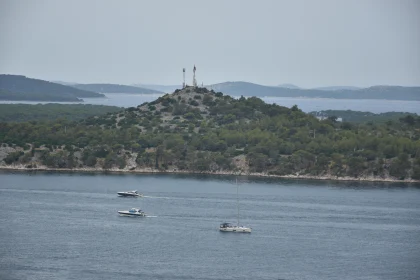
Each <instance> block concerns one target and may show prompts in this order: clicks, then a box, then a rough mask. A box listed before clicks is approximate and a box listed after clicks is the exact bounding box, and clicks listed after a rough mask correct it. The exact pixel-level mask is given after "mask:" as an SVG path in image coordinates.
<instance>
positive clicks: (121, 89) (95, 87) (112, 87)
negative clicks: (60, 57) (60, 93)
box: [72, 84, 162, 94]
mask: <svg viewBox="0 0 420 280" xmlns="http://www.w3.org/2000/svg"><path fill="white" fill-rule="evenodd" d="M72 87H74V88H77V89H81V90H89V91H94V92H99V93H138V94H140V93H144V94H151V93H162V92H161V91H158V90H153V89H149V88H144V87H135V86H127V85H117V84H75V85H72Z"/></svg>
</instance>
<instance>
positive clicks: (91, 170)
mask: <svg viewBox="0 0 420 280" xmlns="http://www.w3.org/2000/svg"><path fill="white" fill-rule="evenodd" d="M0 171H18V172H31V171H41V172H57V173H62V172H66V173H98V174H99V173H101V174H109V173H112V174H185V175H188V174H191V175H200V174H201V175H219V176H220V175H222V176H249V177H257V178H277V179H293V180H318V181H336V182H383V183H409V184H419V183H420V180H414V179H409V180H406V179H405V180H398V179H393V178H380V177H373V176H372V177H360V178H354V177H347V176H346V177H337V176H312V175H293V174H290V175H270V174H266V173H256V172H251V173H244V172H233V171H215V172H211V171H204V172H200V171H191V170H157V169H152V168H141V169H133V170H129V169H118V168H113V169H98V168H72V169H70V168H46V167H38V168H25V167H20V166H0Z"/></svg>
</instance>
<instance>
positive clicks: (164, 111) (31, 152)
mask: <svg viewBox="0 0 420 280" xmlns="http://www.w3.org/2000/svg"><path fill="white" fill-rule="evenodd" d="M0 131H1V133H0V143H3V144H2V145H3V149H4V150H5V151H6V150H7V152H4V156H3V158H2V157H1V153H0V162H1V161H2V160H3V162H4V163H3V164H4V165H5V166H9V167H10V166H21V167H26V168H45V167H48V168H58V169H60V168H68V169H89V170H90V169H92V170H93V169H94V170H122V171H124V170H125V171H133V172H135V171H139V172H146V171H151V172H157V171H159V172H173V171H176V172H206V173H237V174H239V173H240V174H256V175H277V176H290V177H303V178H305V177H311V178H330V179H340V178H341V179H365V180H412V179H415V180H418V179H420V140H419V139H420V118H419V117H417V116H406V117H403V118H401V119H400V120H398V121H397V122H387V123H383V124H382V123H379V124H376V123H366V124H364V123H363V124H354V123H349V122H342V123H341V122H336V120H335V119H334V118H328V119H325V120H318V119H317V118H316V117H315V116H312V115H309V114H305V113H304V112H302V111H301V110H299V108H298V107H297V106H294V107H292V108H291V109H289V108H286V107H283V106H279V105H275V104H266V103H265V102H264V101H262V100H261V99H259V98H257V97H249V98H244V97H240V98H238V99H234V98H232V97H230V96H227V95H224V94H223V93H221V92H214V91H212V90H210V91H209V90H208V89H206V88H192V87H187V88H185V89H182V90H176V91H175V92H174V93H173V94H167V95H164V96H162V97H160V98H158V99H157V100H155V101H153V102H149V103H144V104H141V105H139V106H137V107H131V108H127V109H125V110H121V111H119V112H109V113H107V114H106V115H102V116H93V117H89V118H86V119H83V120H80V121H67V120H60V121H55V122H26V123H20V124H10V123H1V124H0Z"/></svg>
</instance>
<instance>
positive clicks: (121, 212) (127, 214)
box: [118, 211, 146, 217]
mask: <svg viewBox="0 0 420 280" xmlns="http://www.w3.org/2000/svg"><path fill="white" fill-rule="evenodd" d="M118 214H120V216H121V217H146V214H144V213H141V214H139V213H128V212H125V211H118Z"/></svg>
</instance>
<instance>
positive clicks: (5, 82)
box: [0, 75, 105, 102]
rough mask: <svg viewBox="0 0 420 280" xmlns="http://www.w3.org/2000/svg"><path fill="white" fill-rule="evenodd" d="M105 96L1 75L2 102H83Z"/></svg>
mask: <svg viewBox="0 0 420 280" xmlns="http://www.w3.org/2000/svg"><path fill="white" fill-rule="evenodd" d="M94 97H105V95H103V94H100V93H96V92H92V91H87V90H81V89H77V88H74V87H71V86H66V85H61V84H57V83H52V82H48V81H44V80H39V79H31V78H28V77H25V76H21V75H0V100H7V101H60V102H83V99H81V98H94Z"/></svg>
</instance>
